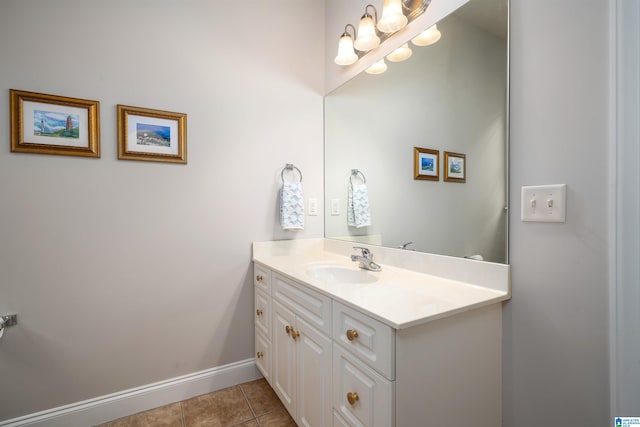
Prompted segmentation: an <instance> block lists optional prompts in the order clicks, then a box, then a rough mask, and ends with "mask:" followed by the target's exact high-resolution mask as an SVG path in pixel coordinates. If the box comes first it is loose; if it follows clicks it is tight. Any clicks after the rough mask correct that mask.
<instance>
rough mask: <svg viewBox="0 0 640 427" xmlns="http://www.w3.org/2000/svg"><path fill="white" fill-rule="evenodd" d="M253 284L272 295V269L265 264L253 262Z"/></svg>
mask: <svg viewBox="0 0 640 427" xmlns="http://www.w3.org/2000/svg"><path fill="white" fill-rule="evenodd" d="M253 284H254V285H255V286H256V288H258V289H262V290H263V291H264V292H265V293H266V294H267V295H271V270H269V269H268V268H266V267H265V266H263V265H261V264H258V263H257V262H254V263H253Z"/></svg>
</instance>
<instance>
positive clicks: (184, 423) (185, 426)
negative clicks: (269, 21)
mask: <svg viewBox="0 0 640 427" xmlns="http://www.w3.org/2000/svg"><path fill="white" fill-rule="evenodd" d="M183 402H184V400H182V401H180V402H178V403H179V404H180V421H182V427H187V421H186V420H185V419H184V408H183V406H182V403H183Z"/></svg>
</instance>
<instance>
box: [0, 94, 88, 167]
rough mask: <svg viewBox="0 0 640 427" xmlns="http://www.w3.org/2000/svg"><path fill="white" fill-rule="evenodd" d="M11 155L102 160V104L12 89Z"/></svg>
mask: <svg viewBox="0 0 640 427" xmlns="http://www.w3.org/2000/svg"><path fill="white" fill-rule="evenodd" d="M9 99H10V111H11V119H10V135H11V137H10V139H11V151H12V152H15V153H37V154H55V155H63V156H81V157H100V103H99V102H98V101H90V100H86V99H79V98H70V97H66V96H59V95H48V94H44V93H36V92H27V91H23V90H17V89H9Z"/></svg>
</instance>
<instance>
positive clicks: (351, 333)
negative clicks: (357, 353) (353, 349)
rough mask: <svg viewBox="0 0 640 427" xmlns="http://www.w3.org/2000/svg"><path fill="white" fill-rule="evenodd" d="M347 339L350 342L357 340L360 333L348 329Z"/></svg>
mask: <svg viewBox="0 0 640 427" xmlns="http://www.w3.org/2000/svg"><path fill="white" fill-rule="evenodd" d="M347 338H348V339H349V341H353V340H355V339H356V338H358V331H356V330H355V329H347Z"/></svg>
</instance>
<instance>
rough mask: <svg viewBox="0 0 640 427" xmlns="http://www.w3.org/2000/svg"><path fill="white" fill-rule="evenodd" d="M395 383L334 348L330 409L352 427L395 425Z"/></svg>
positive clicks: (340, 349)
mask: <svg viewBox="0 0 640 427" xmlns="http://www.w3.org/2000/svg"><path fill="white" fill-rule="evenodd" d="M394 400H395V383H394V382H391V381H389V380H387V379H386V378H384V377H382V376H381V375H380V374H379V373H377V372H375V371H374V370H373V369H371V368H369V367H368V366H365V365H364V364H363V363H362V362H360V361H359V360H358V359H356V358H354V357H353V356H351V355H350V354H349V353H347V352H346V351H345V350H344V349H343V348H342V347H340V346H339V345H336V344H334V345H333V409H334V410H335V411H336V412H337V413H338V414H339V415H340V416H341V417H342V418H343V420H341V421H346V423H347V424H348V425H352V426H367V427H374V426H380V427H382V426H384V427H390V426H393V425H394V419H395V417H394V409H393V408H394V407H395V405H394V403H395V402H394Z"/></svg>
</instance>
